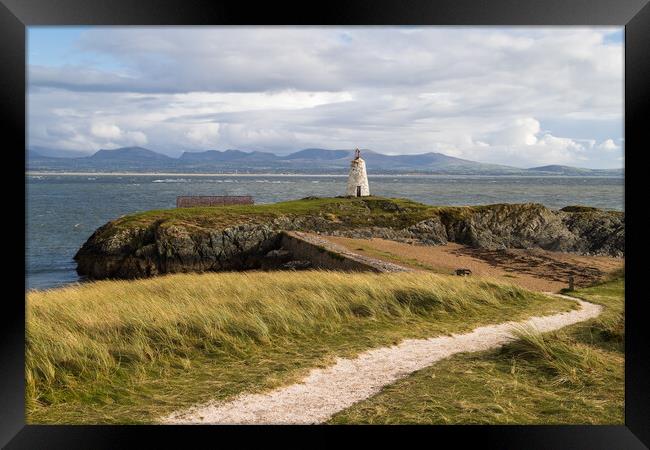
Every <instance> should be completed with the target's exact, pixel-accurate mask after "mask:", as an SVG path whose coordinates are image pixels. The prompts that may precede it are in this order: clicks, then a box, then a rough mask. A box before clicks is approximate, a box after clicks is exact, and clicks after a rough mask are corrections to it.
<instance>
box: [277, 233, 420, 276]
mask: <svg viewBox="0 0 650 450" xmlns="http://www.w3.org/2000/svg"><path fill="white" fill-rule="evenodd" d="M280 244H281V246H282V248H284V249H286V250H288V251H289V252H291V253H292V259H294V260H305V261H310V262H311V264H312V267H313V268H317V269H328V270H344V271H349V272H408V271H410V269H408V268H406V267H402V266H398V265H397V264H392V263H388V262H385V261H380V260H377V259H374V258H369V257H367V256H362V255H357V254H356V253H353V252H350V251H349V250H347V249H345V248H343V247H341V246H338V245H336V244H334V243H332V242H329V241H327V240H325V239H323V238H320V237H319V236H317V235H313V234H309V233H301V232H297V231H292V232H284V233H282V236H281V238H280Z"/></svg>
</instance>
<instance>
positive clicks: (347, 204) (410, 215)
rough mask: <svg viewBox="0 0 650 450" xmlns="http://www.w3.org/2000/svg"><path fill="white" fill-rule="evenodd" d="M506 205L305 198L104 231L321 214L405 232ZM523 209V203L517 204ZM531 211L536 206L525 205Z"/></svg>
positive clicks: (139, 219)
mask: <svg viewBox="0 0 650 450" xmlns="http://www.w3.org/2000/svg"><path fill="white" fill-rule="evenodd" d="M500 206H504V205H476V206H429V205H425V204H422V203H418V202H414V201H412V200H408V199H399V198H384V197H374V196H372V197H363V198H354V197H332V198H306V199H302V200H292V201H286V202H279V203H273V204H261V205H236V206H225V207H219V208H209V207H197V208H177V209H163V210H152V211H146V212H141V213H135V214H130V215H127V216H124V217H121V218H119V219H116V220H114V221H113V222H111V225H110V226H109V227H107V228H106V229H105V230H104V233H108V235H111V234H112V233H113V232H115V231H116V230H121V229H128V228H147V227H150V226H152V225H155V224H156V223H164V224H166V225H173V224H181V225H184V226H190V227H199V228H202V227H205V228H210V229H212V228H215V227H216V228H225V227H228V226H232V225H238V224H243V223H263V222H268V221H269V220H272V219H274V218H277V217H281V216H286V217H298V216H321V217H323V218H325V219H327V220H328V221H331V222H333V223H336V224H338V225H339V226H340V227H341V228H356V227H359V226H375V227H392V228H396V229H400V228H406V227H408V226H410V225H413V224H415V223H417V222H420V221H422V220H426V219H428V218H431V217H433V216H436V215H437V216H439V217H440V218H441V219H442V220H452V219H459V218H462V217H466V216H468V215H469V214H470V213H472V212H475V211H481V210H487V209H492V208H495V207H500ZM519 206H520V207H522V206H521V205H519ZM523 207H524V208H526V207H528V208H533V207H535V206H533V205H529V206H523Z"/></svg>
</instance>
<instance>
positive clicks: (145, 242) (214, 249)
mask: <svg viewBox="0 0 650 450" xmlns="http://www.w3.org/2000/svg"><path fill="white" fill-rule="evenodd" d="M389 203H390V202H389ZM385 206H386V207H385V208H383V207H382V208H383V209H382V211H383V212H384V213H386V214H388V215H389V219H390V217H391V216H392V215H394V218H395V220H394V221H393V222H391V221H390V220H389V219H386V216H385V215H384V216H382V220H383V222H382V223H384V224H386V223H389V224H390V223H394V224H396V225H395V226H382V227H377V226H368V225H365V224H366V223H367V224H369V225H370V224H372V223H373V222H375V221H376V220H375V219H373V217H374V216H372V215H371V211H370V210H368V211H367V214H368V216H367V218H364V217H359V216H358V215H357V216H355V222H354V223H353V222H351V221H350V220H347V219H346V220H341V218H340V217H337V216H335V215H334V214H331V213H323V214H306V215H300V214H286V215H280V216H278V217H273V218H269V219H268V220H267V219H265V220H262V221H260V222H258V223H250V222H247V223H242V224H236V225H232V226H227V227H221V228H220V227H206V226H199V225H196V224H191V223H186V222H182V221H173V220H164V219H161V220H156V221H154V222H151V223H149V224H146V225H133V226H129V227H123V226H121V227H118V226H116V225H115V222H109V223H108V224H106V225H104V226H102V227H100V228H99V229H97V231H95V233H94V234H93V235H92V236H91V237H90V238H89V239H88V241H87V242H86V243H85V244H84V245H83V246H82V248H81V249H80V250H79V252H78V253H77V254H76V255H75V260H76V261H77V272H78V273H79V274H80V275H86V276H88V277H89V278H94V279H100V278H140V277H148V276H152V275H157V274H162V273H174V272H202V271H218V270H242V269H250V268H259V267H262V266H263V261H264V258H265V255H267V254H268V253H269V252H270V251H272V250H275V249H278V248H279V244H280V233H281V232H282V231H310V232H316V233H322V234H331V235H341V236H348V237H361V238H371V237H381V238H385V239H392V240H397V241H406V242H416V243H421V244H425V245H440V244H445V243H447V242H457V243H460V244H465V245H469V246H473V247H477V248H486V249H500V248H542V249H545V250H555V251H562V252H576V253H580V254H591V255H610V256H619V257H621V256H623V255H624V244H625V227H624V214H623V213H619V212H611V211H602V210H597V209H590V208H585V209H580V208H578V209H577V210H576V209H571V208H565V210H560V211H552V210H549V209H547V208H545V207H544V206H542V205H538V204H508V205H490V206H482V207H463V208H460V207H459V208H444V209H441V210H435V209H432V211H431V214H430V217H429V218H426V219H425V220H418V221H417V222H415V223H411V224H409V223H405V222H404V221H403V220H401V219H403V216H404V215H405V214H406V213H405V212H404V211H403V210H402V209H401V208H400V207H399V206H398V205H395V204H387V205H385ZM363 214H366V212H365V210H362V215H363ZM400 215H402V216H400ZM360 224H363V225H360ZM272 255H273V254H272ZM276 256H278V255H276ZM267 260H268V258H267Z"/></svg>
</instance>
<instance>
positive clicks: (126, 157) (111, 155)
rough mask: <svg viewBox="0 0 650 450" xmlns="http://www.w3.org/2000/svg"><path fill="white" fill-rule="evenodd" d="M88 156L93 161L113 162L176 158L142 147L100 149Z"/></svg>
mask: <svg viewBox="0 0 650 450" xmlns="http://www.w3.org/2000/svg"><path fill="white" fill-rule="evenodd" d="M87 158H89V159H91V160H93V161H111V162H117V161H119V162H122V161H130V162H143V161H165V162H168V161H171V160H173V159H174V158H171V157H169V156H167V155H163V154H162V153H156V152H154V151H153V150H149V149H146V148H142V147H123V148H116V149H114V150H99V151H98V152H96V153H95V154H93V155H91V156H87Z"/></svg>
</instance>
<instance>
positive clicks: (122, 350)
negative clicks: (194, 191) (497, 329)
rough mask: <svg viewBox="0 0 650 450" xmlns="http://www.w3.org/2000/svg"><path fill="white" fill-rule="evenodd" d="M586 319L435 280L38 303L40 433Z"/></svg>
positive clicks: (341, 280) (98, 287)
mask: <svg viewBox="0 0 650 450" xmlns="http://www.w3.org/2000/svg"><path fill="white" fill-rule="evenodd" d="M574 307H575V303H573V302H571V301H568V300H563V299H558V298H549V297H546V296H544V295H542V294H536V293H532V292H528V291H526V290H523V289H521V288H517V287H514V286H510V285H506V284H497V283H493V282H491V281H488V280H484V279H483V280H482V279H466V278H459V277H448V276H441V275H434V274H426V273H411V274H403V273H402V274H394V275H387V274H367V273H364V274H346V273H335V272H321V271H308V272H298V273H296V272H293V273H291V272H290V273H287V272H276V273H261V272H250V273H221V274H203V275H190V274H179V275H168V276H164V277H157V278H151V279H144V280H136V281H100V282H94V283H87V284H83V285H78V286H70V287H65V288H61V289H53V290H47V291H34V292H29V293H28V295H27V348H26V360H27V366H26V380H27V392H26V397H27V415H28V417H27V421H28V423H148V422H153V421H155V420H156V419H157V418H159V417H161V416H163V415H166V414H168V413H170V412H172V411H174V410H177V409H181V408H184V407H188V406H190V405H192V404H195V403H202V402H205V401H209V400H212V399H225V398H230V397H233V396H234V395H236V394H238V393H241V392H253V391H259V390H264V389H269V388H273V387H277V386H279V385H283V384H287V383H291V382H295V381H297V380H298V379H299V378H300V377H302V376H304V375H305V374H306V373H307V371H308V370H309V369H310V368H312V367H316V366H324V365H328V364H330V363H331V362H332V361H333V358H334V357H335V356H342V357H350V356H353V355H355V354H358V353H359V352H361V351H364V350H366V349H369V348H373V347H379V346H385V345H390V344H394V343H397V342H399V341H400V340H402V339H404V338H418V337H431V336H435V335H441V334H446V333H451V332H455V333H457V332H462V331H468V330H470V329H472V328H475V327H476V326H478V325H481V324H489V323H499V322H503V321H505V320H519V319H524V318H526V317H530V316H532V315H542V314H551V313H554V312H557V311H559V310H568V309H571V308H574ZM448 394H449V393H447V395H448Z"/></svg>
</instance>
